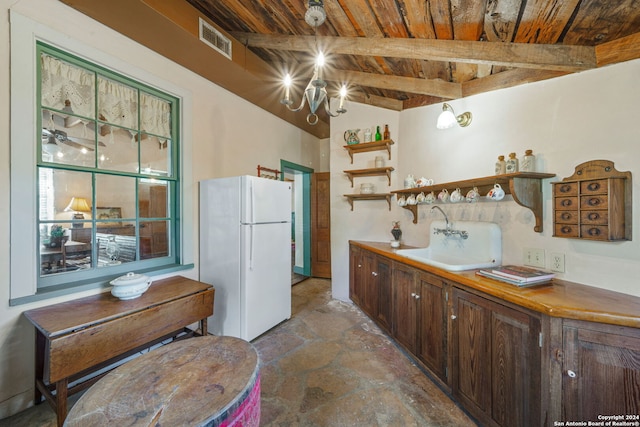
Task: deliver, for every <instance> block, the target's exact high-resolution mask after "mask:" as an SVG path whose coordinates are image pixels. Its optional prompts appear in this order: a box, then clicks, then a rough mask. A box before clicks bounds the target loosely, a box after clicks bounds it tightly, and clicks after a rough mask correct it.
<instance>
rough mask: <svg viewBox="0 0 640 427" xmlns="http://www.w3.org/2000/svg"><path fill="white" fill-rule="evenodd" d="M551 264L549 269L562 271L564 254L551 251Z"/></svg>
mask: <svg viewBox="0 0 640 427" xmlns="http://www.w3.org/2000/svg"><path fill="white" fill-rule="evenodd" d="M550 262H551V265H549V268H550V269H551V271H557V272H558V273H564V254H561V253H559V252H551V260H550Z"/></svg>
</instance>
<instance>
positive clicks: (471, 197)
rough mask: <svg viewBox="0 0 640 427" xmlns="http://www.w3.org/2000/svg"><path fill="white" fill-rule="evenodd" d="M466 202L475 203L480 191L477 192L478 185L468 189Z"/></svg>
mask: <svg viewBox="0 0 640 427" xmlns="http://www.w3.org/2000/svg"><path fill="white" fill-rule="evenodd" d="M466 198H467V202H469V203H475V202H477V201H478V199H479V198H480V193H479V192H478V187H473V189H472V190H469V192H468V193H467V197H466Z"/></svg>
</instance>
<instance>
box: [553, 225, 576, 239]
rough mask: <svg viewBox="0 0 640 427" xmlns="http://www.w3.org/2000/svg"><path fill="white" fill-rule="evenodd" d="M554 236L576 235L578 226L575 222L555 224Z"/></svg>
mask: <svg viewBox="0 0 640 427" xmlns="http://www.w3.org/2000/svg"><path fill="white" fill-rule="evenodd" d="M554 231H555V232H554V234H553V235H554V236H556V237H578V235H579V228H578V226H577V225H575V224H556V225H555V228H554Z"/></svg>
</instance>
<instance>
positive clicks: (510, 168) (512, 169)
mask: <svg viewBox="0 0 640 427" xmlns="http://www.w3.org/2000/svg"><path fill="white" fill-rule="evenodd" d="M506 169H507V173H516V172H518V158H517V157H516V153H509V159H508V160H507V167H506Z"/></svg>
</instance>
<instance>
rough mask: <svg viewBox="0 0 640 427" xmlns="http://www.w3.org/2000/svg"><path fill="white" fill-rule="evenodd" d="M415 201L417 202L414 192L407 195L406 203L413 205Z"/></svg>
mask: <svg viewBox="0 0 640 427" xmlns="http://www.w3.org/2000/svg"><path fill="white" fill-rule="evenodd" d="M416 203H418V201H417V200H416V195H415V194H412V195H410V196H409V197H407V205H415V204H416Z"/></svg>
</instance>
